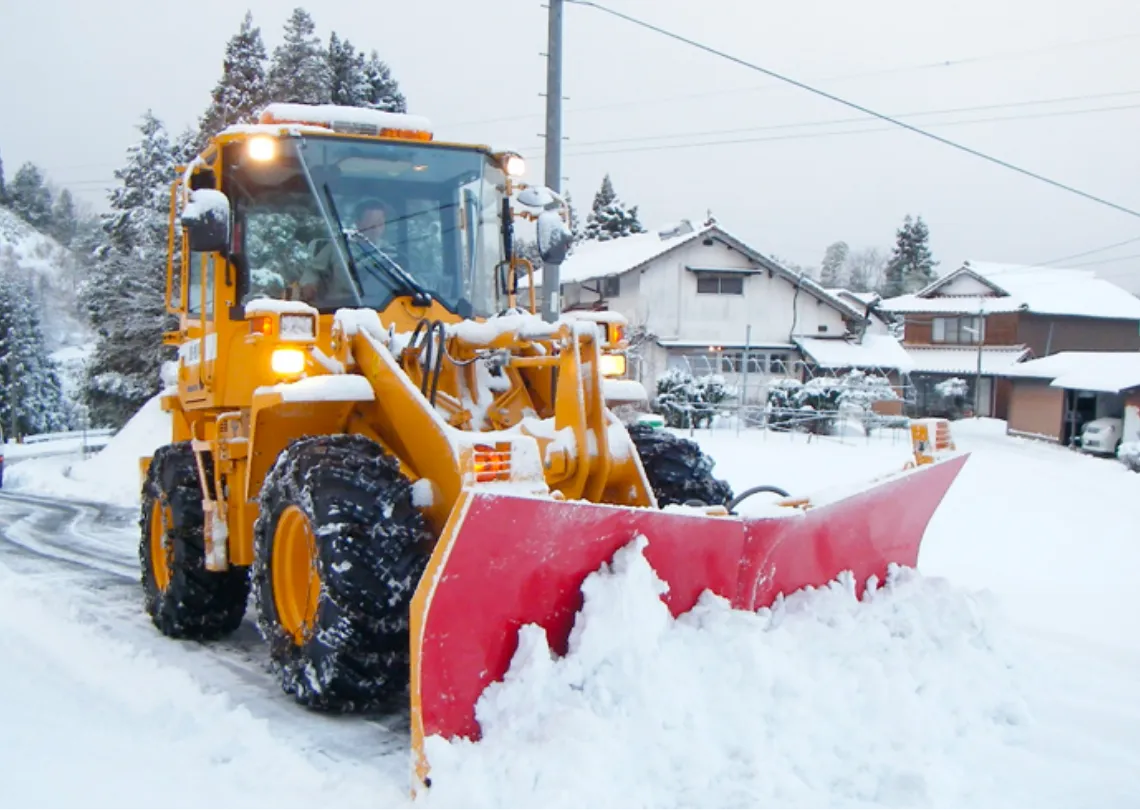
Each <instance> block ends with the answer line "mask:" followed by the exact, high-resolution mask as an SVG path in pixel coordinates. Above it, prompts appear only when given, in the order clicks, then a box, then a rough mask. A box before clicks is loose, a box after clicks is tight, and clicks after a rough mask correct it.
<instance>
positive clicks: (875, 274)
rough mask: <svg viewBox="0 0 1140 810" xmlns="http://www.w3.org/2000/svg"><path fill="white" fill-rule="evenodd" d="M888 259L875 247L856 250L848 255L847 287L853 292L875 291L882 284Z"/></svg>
mask: <svg viewBox="0 0 1140 810" xmlns="http://www.w3.org/2000/svg"><path fill="white" fill-rule="evenodd" d="M886 263H887V259H886V257H885V256H883V252H882V251H881V250H879V249H878V248H875V247H870V248H864V249H863V250H856V251H854V252H853V253H849V254H848V255H847V262H846V275H847V288H848V289H849V290H851V291H852V292H875V291H876V290H878V289H879V287H880V286H881V284H882V278H883V267H884V266H885V265H886Z"/></svg>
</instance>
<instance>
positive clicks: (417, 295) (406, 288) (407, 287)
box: [344, 228, 432, 307]
mask: <svg viewBox="0 0 1140 810" xmlns="http://www.w3.org/2000/svg"><path fill="white" fill-rule="evenodd" d="M344 235H345V238H346V239H351V240H353V241H356V242H358V243H360V244H362V245H365V246H367V249H366V250H365V254H366V255H367V256H369V257H370V258H373V259H375V260H376V264H378V265H379V266H380V267H382V268H383V269H384V270H385V271H386V272H387V273H388V276H389V278H391V279H394V280H395V282H396V292H402V293H405V294H407V293H410V294H411V295H412V297H413V299H414V303H415V304H416V306H424V307H426V306H427V305H428V304H430V303H431V302H432V295H431V293H430V292H428V291H427V290H426V289H425V288H424V287H423V286H422V285H421V284H420V283H419V282H418V281H416V280H415V279H414V278H413V277H412V274H411V273H409V272H408V271H407V270H405V269H404V268H403V267H401V266H400V264H399V262H397V261H396V260H395V259H393V258H392V257H391V256H389V255H388V254H387V253H385V252H384V251H383V250H381V249H380V248H379V247H378V246H377V245H376V243H375V242H373V241H372V240H371V239H369V238H368V237H367V236H365V235H364V234H362V233H361V232H360V231H358V230H357V229H355V228H353V229H352V230H347V231H345V232H344ZM351 252H352V251H351V250H350V251H349V253H351ZM368 269H369V270H371V268H368ZM373 275H375V273H373Z"/></svg>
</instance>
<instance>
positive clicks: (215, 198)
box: [182, 188, 230, 253]
mask: <svg viewBox="0 0 1140 810" xmlns="http://www.w3.org/2000/svg"><path fill="white" fill-rule="evenodd" d="M182 227H183V228H185V229H186V232H187V234H188V236H189V237H190V249H191V250H192V251H194V252H195V253H212V252H221V251H225V250H226V248H227V247H229V244H230V201H229V199H228V198H227V197H226V195H225V194H223V193H222V192H220V191H216V190H215V189H212V188H200V189H197V190H195V191H191V192H190V202H189V203H188V204H187V206H186V208H184V209H183V211H182Z"/></svg>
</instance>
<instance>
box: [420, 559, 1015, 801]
mask: <svg viewBox="0 0 1140 810" xmlns="http://www.w3.org/2000/svg"><path fill="white" fill-rule="evenodd" d="M646 542H647V541H646V539H645V538H644V537H642V538H639V539H638V540H637V541H635V542H634V543H632V544H630V545H629V546H627V547H626V548H624V549H623V550H621V551H619V552H618V554H616V555H615V557H614V560H613V562H612V564H611V565H605V566H603V567H602V569H601V570H600V571H598V572H597V573H595V574H592V575H591V576H590V577H588V578H587V580H586V581H585V583H584V584H583V587H582V593H583V596H584V606H583V608H582V610H581V612H580V613H579V615H578V617H577V620H576V623H575V627H574V630H573V631H572V634H571V637H570V644H569V650H568V653H567V655H566V656H565V657H561V658H559V657H556V656H555V655H554V654H552V652H551V649H550V647H549V645H548V644H547V639H546V636H545V633H544V631H543V630H542V629H541V628H539V627H537V626H534V625H528V626H525V627H523V628H522V629H521V631H520V634H519V648H518V651H517V652H516V654H515V656H514V659H513V661H512V664H511V668H510V670H509V672H508V673H507V675H506V677H505V679H504V681H503V682H501V683H496V684H493V685H492V686H490V687H489V688H488V689H487V690H486V692H485V693H484V695H483V697H482V698H481V700H480V701H479V704H478V706H477V718H478V720H479V723H480V726H481V728H482V729H483V735H484V736H483V738H482V740H481V741H480V742H478V743H471V742H469V741H466V740H457V741H452V742H447V741H444V740H442V739H441V738H439V737H435V738H431V739H429V740H428V741H427V753H428V758H429V761H430V762H431V763H432V796H431V802H432V803H433V804H434V803H436V802H438V803H440V804H444V805H446V804H451V803H458V804H463V805H484V804H486V805H491V804H493V805H496V806H520V807H521V806H550V805H564V804H568V803H570V804H575V805H579V806H603V805H604V806H682V807H684V806H714V805H715V806H729V807H731V806H763V805H768V804H775V805H778V806H786V805H790V804H795V805H801V804H807V805H814V806H827V805H834V804H836V803H839V804H845V805H846V804H857V805H867V804H873V805H880V804H886V805H910V806H915V805H927V804H959V803H963V802H965V803H969V802H970V801H971V798H972V797H975V796H978V795H980V796H986V795H993V789H994V787H995V786H994V785H991V784H987V783H986V780H985V779H984V778H979V777H978V773H990V774H993V773H994V768H992V767H982V766H986V765H987V763H988V762H990V761H991V760H992V759H993V758H994V757H1016V756H1018V753H1017V751H1016V749H1017V748H1018V746H1019V745H1020V744H1021V740H1022V738H1023V737H1024V734H1025V727H1026V725H1027V724H1028V723H1029V722H1030V718H1029V716H1028V713H1027V709H1026V704H1025V701H1024V699H1023V697H1022V696H1021V694H1020V693H1019V690H1018V687H1017V684H1016V678H1015V671H1014V667H1013V664H1012V661H1011V660H1010V659H1009V658H1008V657H1007V656H1006V655H1005V654H1003V652H1002V647H1001V644H1000V643H999V638H1000V634H999V633H998V632H997V631H996V630H995V628H994V626H993V625H992V624H991V619H990V618H989V617H988V615H987V605H986V604H985V603H984V602H983V601H981V600H980V599H979V598H978V597H975V596H972V595H970V594H968V593H966V592H962V591H956V590H951V589H950V588H949V587H948V586H947V585H946V584H945V583H944V582H941V581H938V580H929V579H924V578H922V577H920V576H918V575H916V574H915V573H914V572H913V571H911V570H909V569H895V570H893V571H892V572H891V575H890V576H889V578H888V581H887V582H886V583H885V584H884V586H883V587H882V588H879V589H868V591H867V592H866V594H865V596H864V599H863V601H859V600H857V599H856V598H855V596H854V583H853V582H852V581H842V582H833V583H832V584H831V585H830V586H828V587H826V588H822V589H819V590H812V589H808V590H805V591H801V592H798V593H796V594H793V595H792V596H791V597H789V598H787V599H783V600H781V601H779V602H777V604H776V605H774V606H773V607H772V608H771V609H765V610H761V611H759V612H758V613H749V612H744V611H740V610H734V609H732V608H730V606H729V604H728V603H727V602H726V601H725V600H723V599H721V598H719V597H716V596H714V595H712V594H709V593H706V595H705V596H704V597H703V598H702V600H701V601H700V602H699V603H698V604H697V605H696V606H695V607H694V608H693V609H692V610H691V611H690V612H688V613H685V614H682V615H681V616H680V617H678V618H676V619H674V618H673V617H672V616H671V615H670V613H669V610H668V608H667V607H666V606H665V604H664V603H663V602H662V601H661V600H660V598H659V596H660V594H662V593H663V592H664V591H665V585H664V584H663V583H662V582H661V581H660V580H659V579H658V577H657V576H656V574H655V573H654V571H653V570H652V568H651V567H650V565H649V563H648V562H647V561H646V559H645V557H644V555H643V550H644V548H645V546H646ZM931 763H943V764H940V765H938V766H937V767H933V768H932V767H931ZM975 765H977V766H979V768H978V769H975V768H974V767H973V766H975Z"/></svg>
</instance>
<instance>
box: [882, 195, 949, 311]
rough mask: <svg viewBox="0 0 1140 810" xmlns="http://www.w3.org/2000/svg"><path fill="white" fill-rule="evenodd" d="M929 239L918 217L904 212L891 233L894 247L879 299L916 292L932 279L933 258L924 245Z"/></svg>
mask: <svg viewBox="0 0 1140 810" xmlns="http://www.w3.org/2000/svg"><path fill="white" fill-rule="evenodd" d="M929 239H930V234H929V231H928V230H927V228H926V223H925V222H923V221H922V217H918V219H916V220H912V219H911V217H910V214H907V216H906V218H905V219H904V220H903V225H902V227H901V228H899V229H898V231H896V233H895V247H894V251H893V252H892V254H891V258H890V260H889V261H888V262H887V267H886V270H885V271H884V272H883V288H882V289H881V290H880V294H881V295H882V296H883V298H894V297H895V296H898V295H906V294H907V293H912V292H917V291H918V290H921V289H922V288H923V287H925V286H927V285H928V284H930V283H931V282H933V281H934V278H935V276H934V267H935V265H936V264H937V262H935V261H934V259H933V257H932V256H931V253H930V246H929V244H928V242H929Z"/></svg>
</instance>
